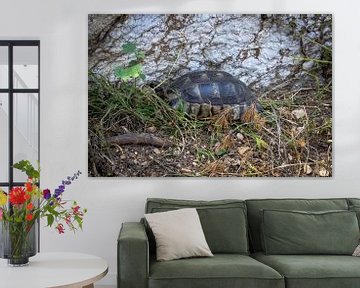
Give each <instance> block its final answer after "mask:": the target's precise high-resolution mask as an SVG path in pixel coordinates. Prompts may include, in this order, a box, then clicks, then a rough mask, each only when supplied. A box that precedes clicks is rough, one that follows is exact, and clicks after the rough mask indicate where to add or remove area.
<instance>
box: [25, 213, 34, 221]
mask: <svg viewBox="0 0 360 288" xmlns="http://www.w3.org/2000/svg"><path fill="white" fill-rule="evenodd" d="M33 218H34V215H32V214H28V215H26V220H27V221H31V220H32V219H33Z"/></svg>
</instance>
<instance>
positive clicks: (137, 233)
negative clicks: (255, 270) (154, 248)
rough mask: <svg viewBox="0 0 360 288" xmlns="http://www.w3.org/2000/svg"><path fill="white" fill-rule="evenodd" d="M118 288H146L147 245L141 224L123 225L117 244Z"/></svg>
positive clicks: (147, 268) (147, 269)
mask: <svg viewBox="0 0 360 288" xmlns="http://www.w3.org/2000/svg"><path fill="white" fill-rule="evenodd" d="M117 252H118V255H117V257H118V259H117V261H118V263H117V266H118V268H117V273H118V276H117V277H118V288H146V287H147V286H148V283H147V282H148V276H149V243H148V238H147V235H146V232H145V227H144V225H143V224H141V223H136V222H131V223H130V222H129V223H123V224H122V227H121V230H120V234H119V237H118V242H117Z"/></svg>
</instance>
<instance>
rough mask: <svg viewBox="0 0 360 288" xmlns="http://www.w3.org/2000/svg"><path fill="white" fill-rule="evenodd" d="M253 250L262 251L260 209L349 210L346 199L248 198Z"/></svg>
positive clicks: (247, 204) (247, 206)
mask: <svg viewBox="0 0 360 288" xmlns="http://www.w3.org/2000/svg"><path fill="white" fill-rule="evenodd" d="M246 208H247V213H248V223H249V235H250V243H251V248H252V251H255V252H256V251H262V246H261V233H260V223H261V214H260V210H263V209H279V210H300V211H327V210H348V205H347V200H346V199H254V200H246Z"/></svg>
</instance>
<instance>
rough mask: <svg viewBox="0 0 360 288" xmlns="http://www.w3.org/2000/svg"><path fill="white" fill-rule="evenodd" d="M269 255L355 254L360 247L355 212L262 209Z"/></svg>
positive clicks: (265, 240) (264, 234)
mask: <svg viewBox="0 0 360 288" xmlns="http://www.w3.org/2000/svg"><path fill="white" fill-rule="evenodd" d="M262 236H263V244H264V247H263V248H264V250H265V253H266V254H329V255H330V254H341V255H351V254H352V253H353V252H354V250H355V248H356V246H357V245H358V244H359V236H360V233H359V226H358V220H357V217H356V213H355V212H354V211H347V210H342V211H325V212H303V211H287V210H262Z"/></svg>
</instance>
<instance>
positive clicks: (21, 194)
mask: <svg viewBox="0 0 360 288" xmlns="http://www.w3.org/2000/svg"><path fill="white" fill-rule="evenodd" d="M9 201H10V204H12V205H21V204H24V203H25V201H26V198H25V189H24V188H23V187H13V188H11V191H10V193H9Z"/></svg>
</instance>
